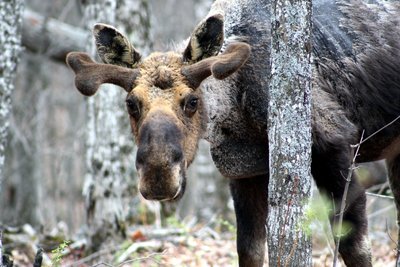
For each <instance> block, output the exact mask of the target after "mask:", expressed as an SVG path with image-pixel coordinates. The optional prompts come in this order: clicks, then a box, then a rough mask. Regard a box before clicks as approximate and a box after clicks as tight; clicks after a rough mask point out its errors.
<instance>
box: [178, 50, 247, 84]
mask: <svg viewBox="0 0 400 267" xmlns="http://www.w3.org/2000/svg"><path fill="white" fill-rule="evenodd" d="M249 56H250V46H249V45H248V44H246V43H243V42H237V43H233V44H230V45H229V46H228V47H227V48H226V50H225V51H224V52H223V53H222V54H220V55H218V56H214V57H210V58H206V59H203V60H202V61H199V62H197V63H195V64H192V65H189V66H185V67H183V68H182V74H183V75H184V76H185V77H186V79H187V80H188V82H189V83H190V85H191V86H192V87H193V88H197V87H199V86H200V84H201V82H202V81H203V80H204V79H206V78H207V77H208V76H210V75H213V76H214V78H216V79H219V80H222V79H225V78H226V77H228V76H229V75H231V74H233V73H234V72H236V71H237V70H238V69H239V68H240V67H241V66H242V65H243V64H244V63H245V62H246V61H247V59H248V58H249Z"/></svg>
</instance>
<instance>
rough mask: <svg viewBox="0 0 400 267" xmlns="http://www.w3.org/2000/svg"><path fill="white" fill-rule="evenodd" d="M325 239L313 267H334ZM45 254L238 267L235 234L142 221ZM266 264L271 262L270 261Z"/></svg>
mask: <svg viewBox="0 0 400 267" xmlns="http://www.w3.org/2000/svg"><path fill="white" fill-rule="evenodd" d="M323 239H324V238H321V237H319V240H315V238H313V240H315V241H314V244H313V266H315V267H325V266H332V259H333V253H332V250H333V247H331V246H329V245H326V244H327V243H328V242H327V240H323ZM378 239H379V238H378V236H375V237H373V238H372V241H371V243H372V244H371V245H372V252H373V266H376V267H381V266H382V267H383V266H385V267H386V266H394V263H395V250H394V247H395V245H394V243H390V242H389V243H382V242H381V241H379V240H378ZM324 243H325V246H324V245H323V244H324ZM29 251H30V250H29V249H27V247H25V248H23V247H21V246H19V247H16V248H14V249H12V250H11V254H12V258H13V261H14V266H17V267H18V266H32V262H33V261H34V259H33V258H34V253H32V252H29ZM43 255H44V257H43V265H42V266H63V267H64V266H65V267H66V266H82V267H86V266H119V267H122V266H124V267H128V266H133V267H136V266H149V267H150V266H151V267H153V266H154V267H156V266H157V267H158V266H171V267H180V266H193V267H198V266H237V254H236V245H235V235H234V233H232V232H229V231H227V232H224V233H218V232H216V231H215V230H214V229H210V228H207V227H204V226H196V227H194V228H192V229H191V230H187V229H182V228H153V227H143V226H140V227H137V228H136V230H133V231H132V232H131V233H130V240H129V241H127V242H125V243H124V244H122V245H119V246H116V247H112V246H108V247H105V249H104V250H101V251H98V252H96V253H93V254H90V255H86V256H83V246H82V244H80V245H79V244H77V243H75V244H74V243H73V244H71V245H65V246H63V245H61V246H59V247H58V248H56V249H53V250H52V251H51V252H48V253H46V252H45V253H44V254H43ZM50 258H52V260H50ZM55 259H58V260H59V261H57V260H55ZM265 266H268V261H267V260H265ZM339 266H340V265H339ZM341 266H344V265H341Z"/></svg>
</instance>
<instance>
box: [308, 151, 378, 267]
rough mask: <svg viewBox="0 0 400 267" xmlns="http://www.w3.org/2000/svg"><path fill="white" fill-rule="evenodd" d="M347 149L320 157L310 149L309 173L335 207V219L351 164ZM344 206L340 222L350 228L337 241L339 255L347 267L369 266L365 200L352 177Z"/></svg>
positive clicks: (324, 153)
mask: <svg viewBox="0 0 400 267" xmlns="http://www.w3.org/2000/svg"><path fill="white" fill-rule="evenodd" d="M346 147H347V146H344V147H342V149H339V147H337V148H332V149H331V150H329V151H328V152H323V153H319V152H318V151H316V149H314V148H313V155H312V164H311V171H312V174H313V176H314V179H315V182H316V184H317V186H318V188H319V189H320V191H321V192H322V193H325V194H326V196H327V197H328V199H329V200H330V201H332V203H333V204H334V206H335V211H334V212H335V215H339V214H340V203H341V201H342V197H343V191H344V188H345V185H346V176H347V173H348V171H349V167H350V164H351V155H350V154H351V153H350V152H349V149H346ZM346 202H347V203H346V209H345V211H344V214H343V221H344V223H345V224H346V225H349V226H350V229H349V231H348V233H345V235H344V236H342V237H341V239H340V244H339V252H340V254H341V256H342V258H343V260H344V262H345V264H346V266H348V267H353V266H354V267H356V266H357V267H358V266H363V267H365V266H372V264H371V254H370V248H369V242H368V237H367V234H368V222H367V218H366V210H365V209H366V207H365V206H366V196H365V192H364V189H363V188H362V187H361V186H360V185H359V184H358V183H357V181H356V179H355V177H354V176H353V177H352V179H351V182H350V186H349V191H348V195H347V201H346ZM335 217H338V216H331V226H332V228H333V229H334V228H335Z"/></svg>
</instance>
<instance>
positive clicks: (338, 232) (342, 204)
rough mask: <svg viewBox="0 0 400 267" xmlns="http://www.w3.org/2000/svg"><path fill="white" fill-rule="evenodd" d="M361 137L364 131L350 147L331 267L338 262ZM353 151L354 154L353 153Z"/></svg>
mask: <svg viewBox="0 0 400 267" xmlns="http://www.w3.org/2000/svg"><path fill="white" fill-rule="evenodd" d="M363 137H364V130H363V132H362V134H361V138H360V142H359V143H358V144H357V145H355V146H351V152H352V155H353V159H352V161H351V165H350V168H349V172H348V174H347V178H346V184H345V187H344V191H343V196H342V202H341V203H340V211H339V220H338V222H337V227H338V228H337V234H336V235H335V236H336V237H335V245H336V247H335V253H334V255H333V267H336V264H337V261H338V255H339V245H340V238H341V235H342V224H343V214H344V210H345V208H346V201H347V193H348V191H349V186H350V182H351V177H352V176H353V170H355V165H356V158H357V156H358V151H359V150H360V146H361V144H362V142H363ZM354 149H356V150H355V152H354Z"/></svg>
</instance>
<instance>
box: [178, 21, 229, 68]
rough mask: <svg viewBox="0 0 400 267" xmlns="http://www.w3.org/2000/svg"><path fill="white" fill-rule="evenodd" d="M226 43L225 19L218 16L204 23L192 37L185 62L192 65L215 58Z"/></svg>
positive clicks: (185, 53)
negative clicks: (205, 59)
mask: <svg viewBox="0 0 400 267" xmlns="http://www.w3.org/2000/svg"><path fill="white" fill-rule="evenodd" d="M223 42H224V19H223V16H222V15H221V14H216V15H213V16H211V17H208V18H207V19H206V20H205V21H202V22H201V23H200V24H199V25H197V27H196V28H195V30H194V31H193V33H192V35H191V36H190V40H189V44H188V46H187V47H186V49H185V51H184V52H183V60H184V61H187V62H189V63H190V64H192V63H195V62H198V61H200V60H202V59H204V58H208V57H211V56H215V55H216V54H218V52H219V51H220V49H221V46H222V43H223Z"/></svg>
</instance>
